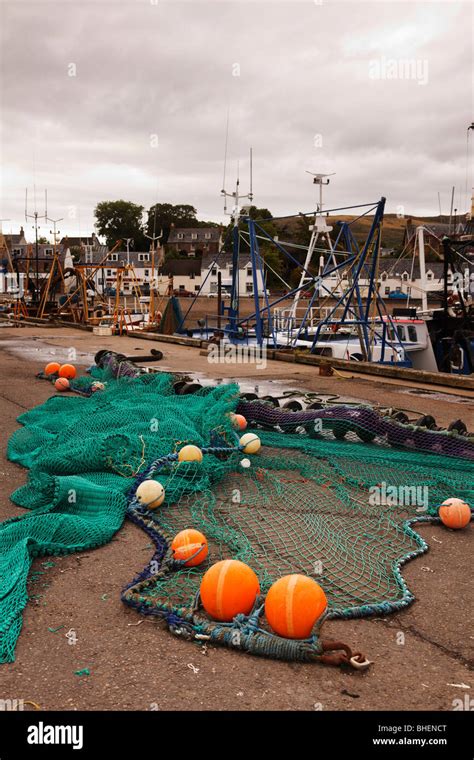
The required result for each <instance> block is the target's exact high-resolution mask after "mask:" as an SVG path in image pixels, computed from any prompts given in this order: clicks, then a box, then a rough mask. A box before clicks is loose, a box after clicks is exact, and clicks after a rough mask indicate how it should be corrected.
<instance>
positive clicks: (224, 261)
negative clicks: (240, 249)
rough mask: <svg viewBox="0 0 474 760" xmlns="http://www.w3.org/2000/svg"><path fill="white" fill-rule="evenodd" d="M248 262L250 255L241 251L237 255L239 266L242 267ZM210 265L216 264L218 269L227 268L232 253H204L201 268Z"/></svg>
mask: <svg viewBox="0 0 474 760" xmlns="http://www.w3.org/2000/svg"><path fill="white" fill-rule="evenodd" d="M249 264H250V255H249V254H248V253H241V254H240V256H239V265H240V268H241V269H243V268H244V267H246V266H248V265H249ZM211 266H216V267H218V268H219V269H225V268H228V267H229V266H232V254H231V253H225V252H224V251H222V252H221V253H219V254H218V255H217V256H213V255H212V254H210V253H206V254H204V256H203V257H202V268H203V269H209V267H211Z"/></svg>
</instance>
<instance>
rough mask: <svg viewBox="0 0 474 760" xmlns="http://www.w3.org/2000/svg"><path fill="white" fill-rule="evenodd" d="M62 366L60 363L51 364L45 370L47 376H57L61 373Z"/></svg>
mask: <svg viewBox="0 0 474 760" xmlns="http://www.w3.org/2000/svg"><path fill="white" fill-rule="evenodd" d="M60 366H61V365H60V364H58V362H49V364H47V365H46V367H45V368H44V374H45V375H57V373H58V372H59V368H60Z"/></svg>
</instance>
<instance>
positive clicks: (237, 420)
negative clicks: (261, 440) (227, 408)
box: [231, 414, 247, 430]
mask: <svg viewBox="0 0 474 760" xmlns="http://www.w3.org/2000/svg"><path fill="white" fill-rule="evenodd" d="M231 420H232V424H233V425H234V427H235V428H238V429H239V430H245V428H246V427H247V420H246V419H245V417H244V415H243V414H232V416H231Z"/></svg>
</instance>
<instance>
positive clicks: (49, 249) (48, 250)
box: [44, 248, 53, 256]
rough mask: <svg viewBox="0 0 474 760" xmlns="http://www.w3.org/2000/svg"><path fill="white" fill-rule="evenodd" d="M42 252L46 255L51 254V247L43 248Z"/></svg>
mask: <svg viewBox="0 0 474 760" xmlns="http://www.w3.org/2000/svg"><path fill="white" fill-rule="evenodd" d="M44 252H45V254H46V255H49V256H52V255H53V249H52V248H45V249H44Z"/></svg>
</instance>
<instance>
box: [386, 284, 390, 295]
mask: <svg viewBox="0 0 474 760" xmlns="http://www.w3.org/2000/svg"><path fill="white" fill-rule="evenodd" d="M389 293H390V288H389V287H388V286H386V287H385V295H386V296H388V294H389Z"/></svg>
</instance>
